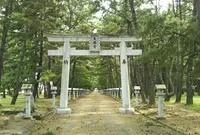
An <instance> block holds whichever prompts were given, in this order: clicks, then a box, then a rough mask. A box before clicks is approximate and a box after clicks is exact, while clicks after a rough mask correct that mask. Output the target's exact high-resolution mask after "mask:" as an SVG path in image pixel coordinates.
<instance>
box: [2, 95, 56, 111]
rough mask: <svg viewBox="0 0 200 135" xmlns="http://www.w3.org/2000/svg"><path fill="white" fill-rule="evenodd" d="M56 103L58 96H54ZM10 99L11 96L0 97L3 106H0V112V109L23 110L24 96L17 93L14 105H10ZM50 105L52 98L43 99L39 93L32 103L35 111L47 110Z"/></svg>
mask: <svg viewBox="0 0 200 135" xmlns="http://www.w3.org/2000/svg"><path fill="white" fill-rule="evenodd" d="M56 98H57V99H56V105H57V106H58V105H59V99H58V98H59V97H56ZM11 100H12V97H11V96H6V98H2V97H0V103H1V105H2V106H3V107H2V108H0V112H1V111H3V110H4V111H5V110H10V111H13V110H21V111H23V110H24V108H25V96H24V95H22V94H19V96H18V98H17V101H16V104H15V105H10V103H11ZM51 105H52V99H51V98H50V99H45V98H43V95H40V98H38V99H37V100H36V102H35V104H34V106H35V108H36V111H37V110H39V111H47V110H48V108H50V107H51Z"/></svg>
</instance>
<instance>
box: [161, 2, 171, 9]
mask: <svg viewBox="0 0 200 135" xmlns="http://www.w3.org/2000/svg"><path fill="white" fill-rule="evenodd" d="M169 3H172V0H160V6H161V8H162V7H164V8H166V7H167V6H168V4H169Z"/></svg>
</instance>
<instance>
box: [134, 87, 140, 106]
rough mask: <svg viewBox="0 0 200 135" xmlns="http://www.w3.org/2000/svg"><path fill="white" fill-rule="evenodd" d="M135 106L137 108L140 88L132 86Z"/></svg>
mask: <svg viewBox="0 0 200 135" xmlns="http://www.w3.org/2000/svg"><path fill="white" fill-rule="evenodd" d="M134 93H135V106H139V94H140V86H134Z"/></svg>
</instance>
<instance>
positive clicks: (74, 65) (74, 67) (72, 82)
mask: <svg viewBox="0 0 200 135" xmlns="http://www.w3.org/2000/svg"><path fill="white" fill-rule="evenodd" d="M76 63H77V58H76V57H74V59H73V67H72V73H71V79H70V80H71V97H73V88H74V78H75V71H76Z"/></svg>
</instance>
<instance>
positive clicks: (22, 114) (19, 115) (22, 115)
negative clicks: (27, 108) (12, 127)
mask: <svg viewBox="0 0 200 135" xmlns="http://www.w3.org/2000/svg"><path fill="white" fill-rule="evenodd" d="M24 116H25V114H24V113H18V114H17V115H15V117H14V121H20V120H22V119H23V117H24Z"/></svg>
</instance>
